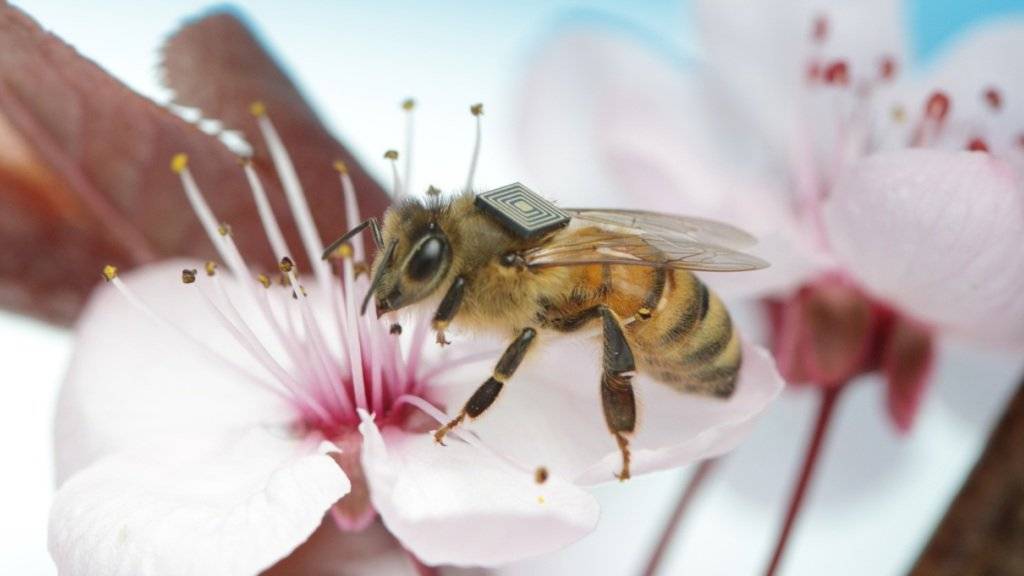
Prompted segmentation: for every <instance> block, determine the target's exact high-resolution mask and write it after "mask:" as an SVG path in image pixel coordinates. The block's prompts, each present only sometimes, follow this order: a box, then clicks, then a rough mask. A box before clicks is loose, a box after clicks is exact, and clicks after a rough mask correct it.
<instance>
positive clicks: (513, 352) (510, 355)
mask: <svg viewBox="0 0 1024 576" xmlns="http://www.w3.org/2000/svg"><path fill="white" fill-rule="evenodd" d="M536 337H537V331H536V330H534V329H533V328H524V329H523V330H522V331H521V332H519V335H518V336H516V339H515V340H513V341H512V343H511V344H509V345H508V348H506V349H505V353H504V354H502V355H501V359H499V360H498V364H497V365H495V367H494V373H493V374H491V377H490V378H488V379H487V381H486V382H484V383H483V384H481V385H480V387H479V388H477V389H476V392H473V395H472V396H470V397H469V400H468V401H467V402H466V405H465V406H463V408H462V410H461V411H460V412H459V415H458V416H456V417H455V418H453V419H452V420H451V421H450V422H448V423H447V424H445V425H444V426H442V427H441V428H439V429H438V430H437V432H434V440H435V441H436V442H437V443H438V444H444V437H445V435H447V434H448V432H451V430H452V429H453V428H456V427H457V426H458V425H459V424H462V421H463V420H465V419H466V417H467V416H468V417H470V418H476V417H478V416H480V415H481V414H483V413H484V411H485V410H487V409H488V408H490V406H491V404H494V401H495V400H496V399H497V398H498V394H499V393H500V392H501V389H502V388H503V387H504V386H505V382H506V381H507V380H508V379H509V378H511V377H512V374H513V373H515V371H516V368H518V367H519V364H520V363H522V361H523V358H524V357H526V351H527V350H529V348H530V345H531V344H533V341H534V339H535V338H536Z"/></svg>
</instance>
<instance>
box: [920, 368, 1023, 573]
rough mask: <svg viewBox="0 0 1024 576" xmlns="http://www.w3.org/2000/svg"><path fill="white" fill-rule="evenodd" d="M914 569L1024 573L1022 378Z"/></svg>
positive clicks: (950, 571)
mask: <svg viewBox="0 0 1024 576" xmlns="http://www.w3.org/2000/svg"><path fill="white" fill-rule="evenodd" d="M910 574H911V576H925V575H928V576H947V575H949V576H952V575H954V574H957V575H959V574H986V575H989V576H1002V575H1005V576H1010V575H1019V574H1024V381H1022V382H1021V385H1020V386H1019V387H1018V389H1017V392H1016V394H1015V395H1014V397H1013V399H1012V400H1011V401H1010V403H1009V405H1008V406H1007V407H1006V412H1005V413H1003V417H1002V420H1000V422H999V425H998V426H997V427H996V429H995V431H993V432H992V435H991V436H990V437H989V440H988V445H987V447H986V448H985V452H984V453H983V454H982V455H981V458H980V459H979V460H978V462H977V463H976V464H975V465H974V469H973V470H972V471H971V474H970V476H969V477H968V478H967V481H966V482H965V483H964V485H963V487H962V488H961V489H960V493H959V494H957V496H956V499H955V500H953V503H952V504H950V507H949V509H948V510H947V511H946V515H945V517H944V518H943V519H942V521H941V522H940V523H939V526H938V528H936V530H935V532H934V533H933V534H932V538H931V541H930V542H928V545H927V546H926V547H925V549H924V551H923V552H922V553H921V556H920V557H918V559H917V563H916V565H915V566H914V567H913V569H911V571H910Z"/></svg>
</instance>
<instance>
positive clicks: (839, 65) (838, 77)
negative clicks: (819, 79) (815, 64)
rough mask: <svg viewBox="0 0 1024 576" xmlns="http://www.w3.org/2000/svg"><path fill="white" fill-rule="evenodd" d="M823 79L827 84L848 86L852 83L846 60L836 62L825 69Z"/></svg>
mask: <svg viewBox="0 0 1024 576" xmlns="http://www.w3.org/2000/svg"><path fill="white" fill-rule="evenodd" d="M823 78H824V80H825V83H826V84H831V85H833V86H846V85H847V84H849V83H850V66H849V65H848V64H847V63H846V61H845V60H836V61H834V62H832V63H830V64H829V65H828V66H826V67H825V72H824V76H823Z"/></svg>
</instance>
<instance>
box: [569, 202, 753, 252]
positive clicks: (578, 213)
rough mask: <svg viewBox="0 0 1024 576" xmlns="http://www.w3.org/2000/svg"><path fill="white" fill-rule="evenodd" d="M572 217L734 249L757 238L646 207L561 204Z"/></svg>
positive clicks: (725, 226)
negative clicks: (615, 207)
mask: <svg viewBox="0 0 1024 576" xmlns="http://www.w3.org/2000/svg"><path fill="white" fill-rule="evenodd" d="M563 211H564V212H566V213H567V214H569V215H570V216H572V217H573V218H576V219H579V220H584V221H587V222H593V223H595V224H598V225H601V226H604V227H620V228H626V229H629V230H633V231H634V232H635V233H637V234H639V235H641V236H644V235H649V234H653V235H657V236H660V237H663V238H674V239H679V240H684V241H689V242H696V243H699V244H710V245H713V246H721V247H722V248H732V249H734V250H737V249H742V248H749V247H750V246H753V245H754V244H757V239H756V238H754V237H753V236H751V235H750V234H748V233H747V232H745V231H743V230H741V229H739V228H737V227H735V226H732V225H730V224H726V223H724V222H718V221H717V220H709V219H707V218H697V217H695V216H680V215H677V214H665V213H662V212H650V211H647V210H616V209H606V208H564V209H563Z"/></svg>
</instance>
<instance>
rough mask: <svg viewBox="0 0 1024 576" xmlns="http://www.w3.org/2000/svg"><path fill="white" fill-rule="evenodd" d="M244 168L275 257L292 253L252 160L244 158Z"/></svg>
mask: <svg viewBox="0 0 1024 576" xmlns="http://www.w3.org/2000/svg"><path fill="white" fill-rule="evenodd" d="M242 170H243V171H244V172H245V178H246V180H248V181H249V190H250V191H251V192H252V197H253V200H255V202H256V211H257V212H258V213H259V215H260V222H261V223H262V224H263V231H264V232H266V234H267V239H268V240H269V241H270V247H271V249H272V250H273V251H274V257H275V258H283V257H285V256H287V255H288V254H291V250H290V249H289V248H288V243H287V242H286V241H285V239H284V234H282V233H281V226H280V225H279V224H278V222H277V217H276V216H274V210H273V209H272V208H271V207H270V201H269V200H267V191H266V189H265V188H264V187H263V182H262V181H261V180H260V177H259V176H258V175H257V174H256V170H255V169H253V167H252V161H251V160H249V159H248V158H247V159H245V160H243V161H242Z"/></svg>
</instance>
